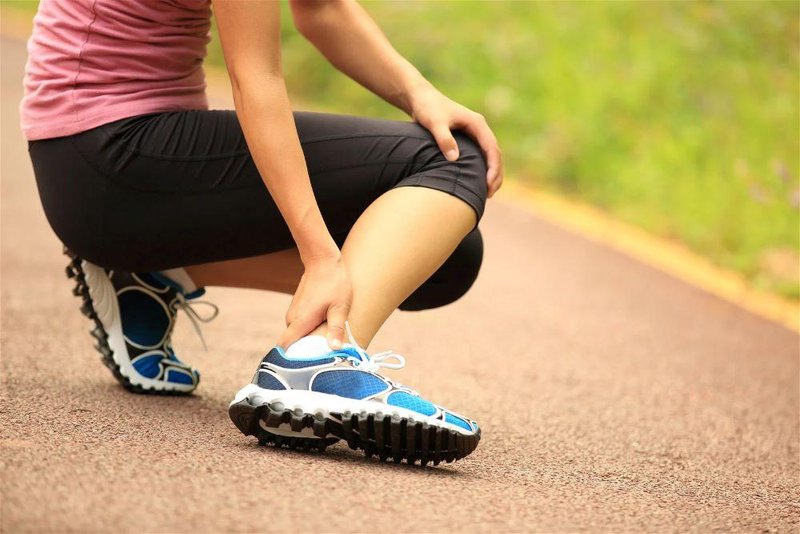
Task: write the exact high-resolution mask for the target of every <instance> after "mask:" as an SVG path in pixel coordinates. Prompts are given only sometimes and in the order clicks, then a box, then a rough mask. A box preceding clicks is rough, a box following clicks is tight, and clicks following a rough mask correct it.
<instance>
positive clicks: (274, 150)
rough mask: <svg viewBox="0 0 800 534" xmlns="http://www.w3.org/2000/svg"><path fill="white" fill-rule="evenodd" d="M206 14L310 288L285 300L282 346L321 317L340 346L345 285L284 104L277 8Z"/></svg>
mask: <svg viewBox="0 0 800 534" xmlns="http://www.w3.org/2000/svg"><path fill="white" fill-rule="evenodd" d="M214 16H215V17H216V19H217V26H218V28H219V35H220V41H221V43H222V50H223V53H224V55H225V63H226V66H227V69H228V75H229V77H230V80H231V88H232V90H233V100H234V104H235V107H236V115H237V118H238V119H239V123H240V124H241V127H242V132H243V133H244V137H245V140H246V142H247V146H248V148H249V150H250V153H251V155H252V157H253V160H254V162H255V164H256V167H257V168H258V171H259V173H260V174H261V177H262V179H263V180H264V184H265V185H266V187H267V189H268V190H269V193H270V194H271V195H272V198H273V199H274V201H275V203H276V205H277V206H278V209H279V210H280V212H281V215H283V218H284V220H285V221H286V224H287V225H288V226H289V230H290V231H291V233H292V237H293V238H294V240H295V243H296V244H297V248H298V250H299V252H300V258H301V260H302V261H303V265H304V266H305V268H306V273H305V274H304V281H303V282H301V285H303V286H304V287H306V286H312V287H313V291H312V290H309V291H308V294H312V295H314V296H313V297H311V298H305V299H302V298H301V300H302V301H303V302H302V305H300V306H298V304H297V303H296V302H293V303H292V308H290V311H292V313H293V315H292V316H290V315H289V314H287V323H288V326H289V334H288V335H286V334H285V335H284V336H282V339H283V341H284V342H285V343H290V342H291V341H293V340H294V339H296V338H299V337H301V336H303V335H305V334H306V333H308V332H309V331H311V330H312V329H314V328H315V327H317V326H318V325H319V324H321V323H322V322H324V321H325V320H326V318H327V321H328V324H329V335H331V334H332V335H333V337H332V339H331V341H332V342H333V344H336V343H337V341H338V344H341V341H342V337H343V334H344V320H345V319H346V317H347V312H348V309H349V304H350V298H351V297H350V295H349V280H347V277H346V273H345V272H344V265H343V262H342V258H341V253H340V251H339V249H338V247H337V246H336V243H335V242H334V240H333V238H332V237H331V235H330V233H329V232H328V229H327V227H326V226H325V222H324V221H323V219H322V214H321V213H320V210H319V207H318V206H317V203H316V199H315V198H314V192H313V190H312V189H311V181H310V179H309V176H308V170H307V168H306V163H305V159H304V156H303V152H302V149H301V147H300V141H299V138H298V136H297V129H296V128H295V124H294V117H293V115H292V111H291V108H290V105H289V98H288V96H287V93H286V85H285V83H284V79H283V70H282V65H281V52H280V5H279V4H278V2H253V1H242V0H230V1H228V0H214ZM265 193H266V192H265ZM300 293H301V292H298V295H300ZM300 297H302V295H300ZM300 297H298V296H297V295H296V297H295V300H298V299H299V298H300ZM313 299H316V300H313ZM295 336H296V337H295ZM292 338H294V339H292Z"/></svg>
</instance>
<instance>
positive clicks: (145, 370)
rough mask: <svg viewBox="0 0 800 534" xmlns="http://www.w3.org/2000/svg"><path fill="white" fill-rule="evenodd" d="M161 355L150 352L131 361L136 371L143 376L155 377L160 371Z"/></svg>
mask: <svg viewBox="0 0 800 534" xmlns="http://www.w3.org/2000/svg"><path fill="white" fill-rule="evenodd" d="M162 358H163V356H162V355H161V354H151V355H150V356H143V357H141V358H139V359H137V360H136V361H133V362H131V363H132V364H133V368H134V369H136V372H137V373H139V374H140V375H142V376H143V377H145V378H155V377H157V376H158V375H159V373H161V366H159V365H158V364H159V363H160V362H161V359H162Z"/></svg>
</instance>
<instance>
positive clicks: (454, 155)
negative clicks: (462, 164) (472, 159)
mask: <svg viewBox="0 0 800 534" xmlns="http://www.w3.org/2000/svg"><path fill="white" fill-rule="evenodd" d="M444 156H445V157H446V158H447V159H448V160H450V161H455V160H457V159H458V151H457V150H456V149H454V148H453V149H451V150H448V151H447V154H445V155H444Z"/></svg>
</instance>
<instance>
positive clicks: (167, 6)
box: [20, 0, 211, 140]
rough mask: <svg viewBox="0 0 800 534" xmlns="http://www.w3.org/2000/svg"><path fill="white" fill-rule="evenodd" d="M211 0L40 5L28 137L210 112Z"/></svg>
mask: <svg viewBox="0 0 800 534" xmlns="http://www.w3.org/2000/svg"><path fill="white" fill-rule="evenodd" d="M210 21H211V6H210V0H41V2H40V4H39V11H38V13H37V14H36V17H35V18H34V19H33V23H34V28H33V34H32V35H31V37H30V39H29V40H28V62H27V64H26V66H25V80H24V84H25V97H24V98H23V99H22V102H21V104H20V117H21V119H20V122H21V127H22V132H23V133H24V134H25V137H26V138H27V139H30V140H33V139H46V138H49V137H60V136H65V135H71V134H74V133H77V132H82V131H84V130H88V129H90V128H93V127H95V126H99V125H101V124H105V123H107V122H111V121H114V120H117V119H122V118H125V117H132V116H134V115H141V114H144V113H154V112H158V111H172V110H186V109H208V100H207V98H206V94H205V88H206V83H205V75H204V73H203V58H204V57H205V55H206V44H207V43H208V41H209V40H210V36H209V27H210Z"/></svg>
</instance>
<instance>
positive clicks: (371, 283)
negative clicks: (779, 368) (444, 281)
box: [316, 187, 476, 347]
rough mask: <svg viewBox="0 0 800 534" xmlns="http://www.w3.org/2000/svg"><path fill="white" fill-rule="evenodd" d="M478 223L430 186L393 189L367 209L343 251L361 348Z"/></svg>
mask: <svg viewBox="0 0 800 534" xmlns="http://www.w3.org/2000/svg"><path fill="white" fill-rule="evenodd" d="M475 222H476V221H475V212H474V211H473V209H472V208H471V207H469V206H468V205H467V204H466V203H465V202H463V201H462V200H459V199H458V198H456V197H454V196H451V195H449V194H447V193H443V192H441V191H437V190H435V189H428V188H425V187H399V188H396V189H391V190H389V191H388V192H386V193H384V194H383V195H381V196H380V197H379V198H378V199H377V200H375V202H373V203H372V204H371V205H370V206H369V208H367V210H366V211H365V212H364V213H363V214H362V215H361V217H359V219H358V221H356V224H355V226H353V229H352V230H351V231H350V234H349V235H348V237H347V241H345V243H344V247H343V248H342V255H343V256H344V260H345V263H346V265H347V269H348V271H349V272H350V279H351V280H352V281H353V306H352V307H351V309H350V315H349V322H350V325H351V327H352V329H353V335H354V336H355V338H356V340H357V341H358V342H359V345H361V346H362V347H366V346H367V345H369V343H370V341H372V338H373V337H374V336H375V334H376V333H377V332H378V330H379V329H380V327H381V326H382V325H383V323H384V322H385V321H386V319H388V318H389V316H390V315H391V314H392V312H393V311H394V310H395V309H397V306H399V305H400V303H402V302H403V301H404V300H405V299H406V298H407V297H408V296H409V295H411V293H413V292H414V290H415V289H416V288H417V287H419V286H420V284H422V283H423V282H424V281H425V280H427V279H428V277H430V275H432V274H433V273H434V272H435V271H436V269H438V268H439V267H440V266H441V265H442V263H444V261H445V260H446V259H447V258H448V257H449V256H450V254H451V253H452V252H453V250H455V248H456V246H458V244H459V243H460V242H461V240H462V239H463V238H464V236H466V235H467V233H469V231H470V230H472V228H473V227H474V226H475ZM324 330H325V329H324V325H323V326H322V327H320V328H318V329H317V330H316V333H321V334H323V335H324Z"/></svg>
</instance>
